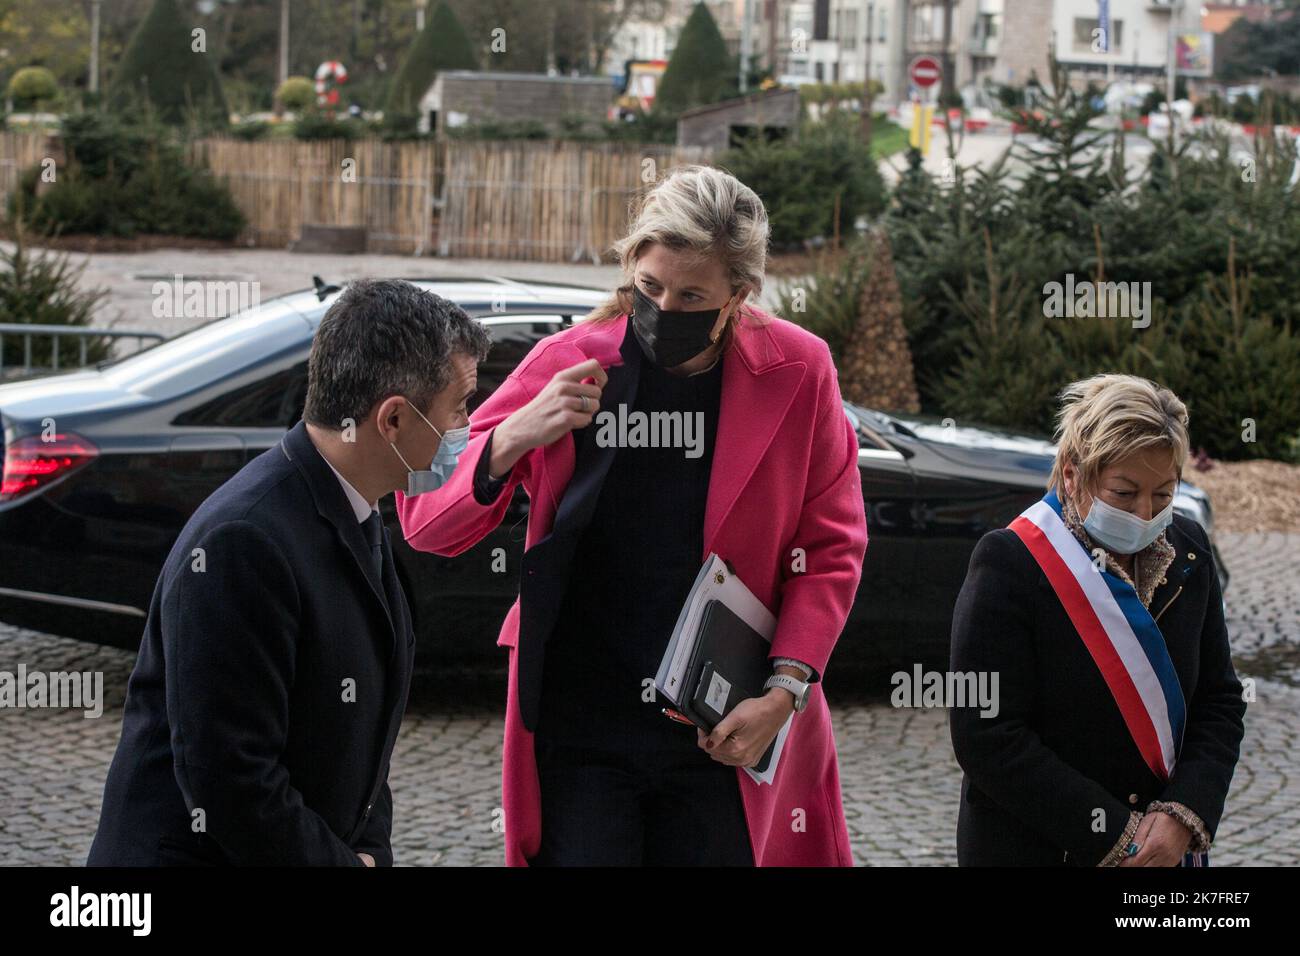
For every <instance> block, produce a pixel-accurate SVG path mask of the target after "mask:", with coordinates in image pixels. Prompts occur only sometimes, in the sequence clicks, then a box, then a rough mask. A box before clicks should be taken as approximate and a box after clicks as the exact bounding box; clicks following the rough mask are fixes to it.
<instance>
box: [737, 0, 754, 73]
mask: <svg viewBox="0 0 1300 956" xmlns="http://www.w3.org/2000/svg"><path fill="white" fill-rule="evenodd" d="M752 2H753V0H745V2H744V3H742V4H741V5H740V10H741V13H740V57H739V59H740V94H741V96H744V95H745V93H746V92H747V91H748V89H749V20H750V10H749V5H750V4H751V3H752Z"/></svg>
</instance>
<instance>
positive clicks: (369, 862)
mask: <svg viewBox="0 0 1300 956" xmlns="http://www.w3.org/2000/svg"><path fill="white" fill-rule="evenodd" d="M357 856H358V857H359V858H360V860H361V865H362V866H374V865H375V858H374V857H373V856H371V855H370V854H369V853H358V854H357Z"/></svg>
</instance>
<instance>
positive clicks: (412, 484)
mask: <svg viewBox="0 0 1300 956" xmlns="http://www.w3.org/2000/svg"><path fill="white" fill-rule="evenodd" d="M407 404H408V405H410V406H411V411H413V412H415V414H417V415H419V416H420V417H421V418H424V415H423V413H421V411H420V410H419V409H418V408H416V407H415V405H414V404H412V403H411V401H410V400H409V399H408V400H407ZM424 423H425V424H426V425H428V426H429V427H430V428H432V429H433V430H434V431H435V432H437V433H438V438H439V439H441V440H440V441H439V442H438V450H437V451H436V452H434V455H433V461H432V462H431V463H430V464H429V467H428V468H426V469H424V470H423V471H416V470H415V469H414V468H412V467H411V466H410V465H409V464H407V461H406V459H405V458H402V453H401V452H400V451H397V446H396V445H394V444H393V443H392V442H389V443H388V444H389V445H392V448H393V451H395V452H397V457H398V458H401V459H402V464H403V465H406V472H407V474H406V496H407V497H408V498H413V497H415V496H416V495H422V494H424V493H425V492H427V491H437V490H438V489H439V488H441V487H442V486H443V485H445V484H446V483H447V481H448V480H449V479H450V478H451V473H452V472H453V471H455V470H456V462H457V461H458V460H459V459H460V456H461V453H462V452H464V451H465V446H467V445H468V444H469V426H468V425H464V426H462V427H460V428H453V429H451V430H449V431H447V432H445V433H444V432H440V431H438V429H437V427H436V426H435V425H434V424H433V422H431V421H429V419H427V418H424Z"/></svg>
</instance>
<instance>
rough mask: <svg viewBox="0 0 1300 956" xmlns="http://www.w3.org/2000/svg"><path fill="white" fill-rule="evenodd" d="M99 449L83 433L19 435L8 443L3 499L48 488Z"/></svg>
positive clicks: (0, 494) (91, 458) (0, 484)
mask: <svg viewBox="0 0 1300 956" xmlns="http://www.w3.org/2000/svg"><path fill="white" fill-rule="evenodd" d="M98 455H99V449H98V448H96V447H95V446H94V445H93V444H92V443H91V442H89V441H87V440H86V439H84V438H82V437H81V436H80V435H73V434H71V433H69V434H67V435H55V436H54V437H53V439H52V440H51V441H44V440H43V439H42V438H41V437H40V436H39V435H29V436H28V437H26V438H20V439H18V441H16V442H14V443H13V444H11V445H6V446H5V468H4V478H3V480H0V502H7V501H13V500H14V499H15V498H22V497H24V496H26V495H30V494H33V493H34V492H37V491H39V490H40V489H42V488H46V487H48V486H49V485H51V484H53V483H54V482H56V481H58V480H59V479H60V478H63V477H65V476H66V475H69V474H71V473H72V472H74V471H76V470H77V469H78V468H81V467H84V466H85V465H88V464H90V462H92V461H94V460H95V458H96V457H97V456H98Z"/></svg>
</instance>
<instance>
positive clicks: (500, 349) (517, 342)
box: [469, 315, 563, 413]
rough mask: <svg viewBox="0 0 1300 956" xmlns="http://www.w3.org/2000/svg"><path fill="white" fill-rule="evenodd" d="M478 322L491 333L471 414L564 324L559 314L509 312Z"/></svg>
mask: <svg viewBox="0 0 1300 956" xmlns="http://www.w3.org/2000/svg"><path fill="white" fill-rule="evenodd" d="M480 321H482V323H483V327H484V328H486V329H487V330H488V332H489V333H491V335H492V351H491V352H489V353H488V357H487V358H486V359H485V360H484V361H483V362H482V363H481V364H480V365H479V367H478V390H477V391H476V392H475V393H474V397H473V398H471V399H470V403H469V410H470V412H471V413H473V411H474V409H476V408H477V407H478V406H479V405H481V404H482V403H483V402H484V401H485V400H486V399H487V397H488V396H489V395H491V394H492V393H493V392H494V391H496V389H497V388H498V387H499V386H500V385H501V383H502V382H504V381H505V379H506V376H507V375H509V374H510V373H511V372H513V371H514V370H515V368H516V367H517V366H518V365H519V363H520V362H522V361H523V359H524V356H526V355H527V354H528V353H529V352H531V351H532V348H533V346H534V345H536V344H537V343H538V342H540V341H541V340H542V339H544V338H545V337H546V336H548V335H552V334H554V333H556V332H558V331H560V329H561V328H562V327H563V320H562V319H561V317H560V316H558V315H538V316H531V315H529V316H518V315H512V316H509V317H508V318H507V317H488V318H485V319H481V320H480Z"/></svg>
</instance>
